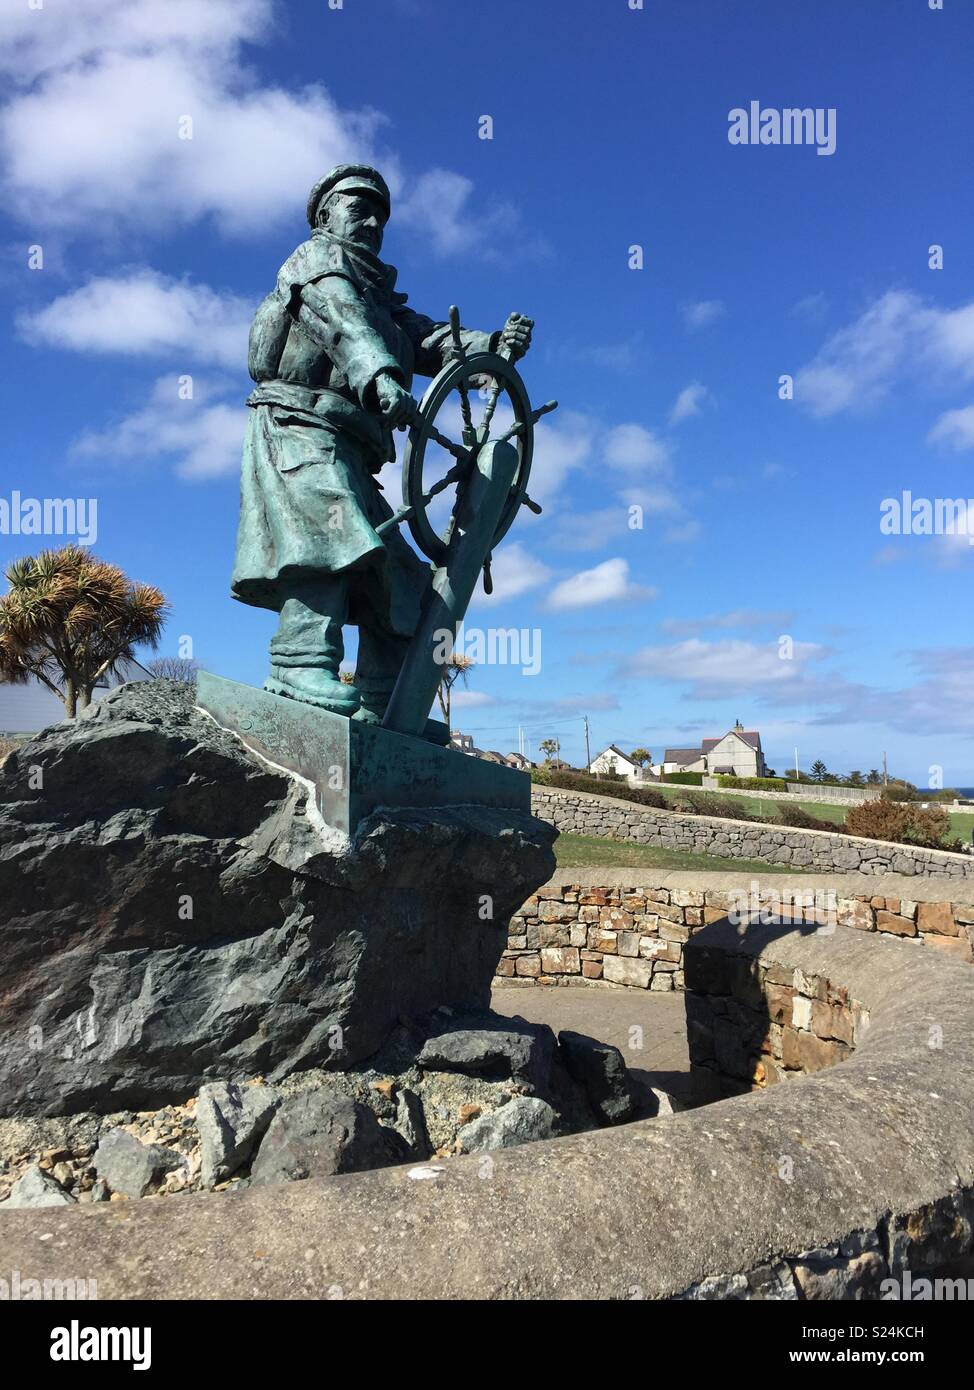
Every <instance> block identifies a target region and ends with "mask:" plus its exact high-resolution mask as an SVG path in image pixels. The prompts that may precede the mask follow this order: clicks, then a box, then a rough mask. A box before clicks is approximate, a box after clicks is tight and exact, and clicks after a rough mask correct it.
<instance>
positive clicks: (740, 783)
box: [717, 772, 788, 792]
mask: <svg viewBox="0 0 974 1390" xmlns="http://www.w3.org/2000/svg"><path fill="white" fill-rule="evenodd" d="M717 784H718V786H721V787H735V788H736V789H737V790H738V791H748V792H786V791H787V790H788V783H787V782H786V781H785V779H784V778H783V777H732V776H731V775H730V774H729V773H726V772H720V773H718V774H717Z"/></svg>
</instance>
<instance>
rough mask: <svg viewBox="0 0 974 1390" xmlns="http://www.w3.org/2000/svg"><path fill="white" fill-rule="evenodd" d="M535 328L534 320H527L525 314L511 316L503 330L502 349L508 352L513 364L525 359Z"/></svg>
mask: <svg viewBox="0 0 974 1390" xmlns="http://www.w3.org/2000/svg"><path fill="white" fill-rule="evenodd" d="M533 327H534V319H529V318H526V317H525V316H524V315H523V314H511V316H510V318H509V319H508V320H507V322H506V323H505V325H504V327H503V328H502V330H501V340H500V347H501V349H502V350H504V351H506V352H507V353H508V354H509V355H510V358H511V361H512V362H517V361H518V359H519V358H521V357H523V356H524V354H525V353H526V352H527V350H528V348H529V347H530V346H531V330H532V328H533Z"/></svg>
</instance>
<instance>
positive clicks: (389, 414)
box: [375, 372, 419, 429]
mask: <svg viewBox="0 0 974 1390" xmlns="http://www.w3.org/2000/svg"><path fill="white" fill-rule="evenodd" d="M375 397H376V400H377V402H378V405H379V414H380V415H381V416H382V418H383V420H384V421H385V422H386V424H387V425H390V426H391V427H392V428H393V429H401V428H403V427H404V426H406V425H408V424H409V423H410V422H411V421H412V419H413V417H414V415H415V414H416V412H417V410H418V409H419V406H418V405H417V403H416V401H415V399H414V398H413V397H412V396H411V395H410V394H409V392H408V391H407V390H406V389H405V387H403V386H400V384H399V382H398V381H397V380H396V378H395V377H394V376H391V375H390V374H389V373H388V372H380V373H379V375H378V376H377V377H376V379H375Z"/></svg>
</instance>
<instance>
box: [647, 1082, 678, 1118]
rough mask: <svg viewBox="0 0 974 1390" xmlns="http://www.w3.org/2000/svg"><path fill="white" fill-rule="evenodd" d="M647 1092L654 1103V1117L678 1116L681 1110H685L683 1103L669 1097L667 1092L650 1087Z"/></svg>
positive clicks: (674, 1097) (673, 1097)
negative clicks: (651, 1096)
mask: <svg viewBox="0 0 974 1390" xmlns="http://www.w3.org/2000/svg"><path fill="white" fill-rule="evenodd" d="M649 1090H650V1091H651V1093H652V1095H653V1097H654V1099H655V1101H656V1107H655V1110H654V1114H655V1115H657V1116H658V1115H678V1114H679V1113H680V1111H681V1110H685V1109H686V1106H685V1105H684V1104H683V1102H682V1101H681V1100H677V1098H676V1096H671V1095H670V1094H669V1092H668V1091H661V1090H660V1089H659V1088H658V1087H657V1086H650V1087H649Z"/></svg>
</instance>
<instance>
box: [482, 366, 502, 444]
mask: <svg viewBox="0 0 974 1390" xmlns="http://www.w3.org/2000/svg"><path fill="white" fill-rule="evenodd" d="M503 390H504V383H503V381H502V380H501V378H500V377H499V376H495V377H494V384H493V386H492V387H491V388H490V395H489V396H488V397H487V408H486V410H485V411H484V418H483V419H482V420H481V422H480V429H479V431H478V437H479V438H480V440H481V442H483V441H484V440H485V439H486V438H487V435H488V434H489V432H490V422H491V420H493V418H494V411H495V410H496V409H497V402H498V400H499V399H500V394H501V392H502V391H503Z"/></svg>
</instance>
